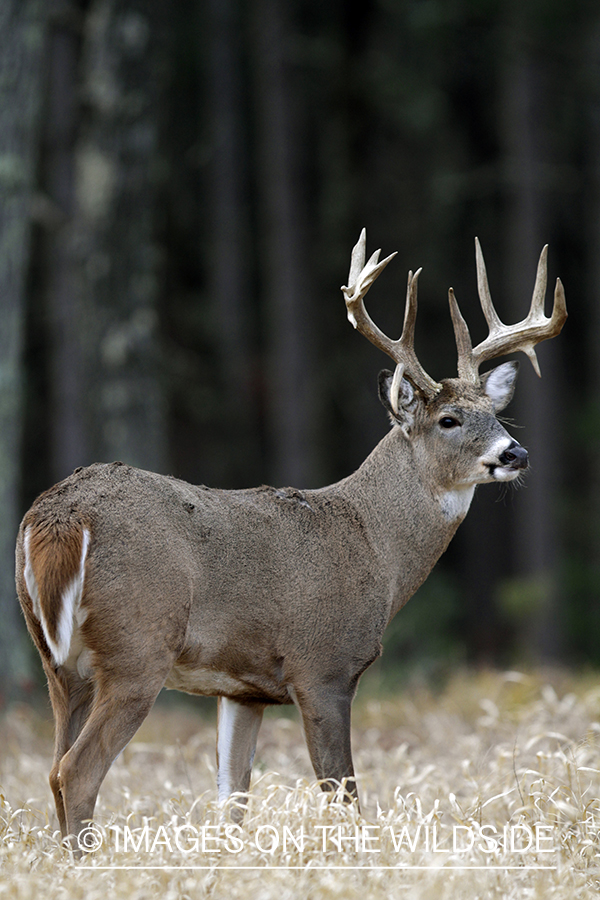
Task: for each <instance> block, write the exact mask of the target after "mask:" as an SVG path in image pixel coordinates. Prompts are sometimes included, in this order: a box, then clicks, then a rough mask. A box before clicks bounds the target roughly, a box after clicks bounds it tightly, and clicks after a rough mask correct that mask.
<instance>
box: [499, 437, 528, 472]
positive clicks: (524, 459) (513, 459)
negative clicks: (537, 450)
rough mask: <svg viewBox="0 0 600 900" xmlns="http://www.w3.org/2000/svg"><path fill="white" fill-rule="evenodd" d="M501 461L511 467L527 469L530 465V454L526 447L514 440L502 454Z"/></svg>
mask: <svg viewBox="0 0 600 900" xmlns="http://www.w3.org/2000/svg"><path fill="white" fill-rule="evenodd" d="M500 463H501V465H503V466H508V468H509V469H526V468H527V466H528V465H529V454H528V453H527V450H526V449H525V447H521V445H520V444H517V442H516V441H514V443H512V444H510V446H509V447H507V448H506V450H505V451H504V452H503V453H501V454H500Z"/></svg>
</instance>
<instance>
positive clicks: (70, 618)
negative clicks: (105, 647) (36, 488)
mask: <svg viewBox="0 0 600 900" xmlns="http://www.w3.org/2000/svg"><path fill="white" fill-rule="evenodd" d="M89 543H90V531H89V529H88V528H87V527H85V526H83V525H81V524H73V523H69V524H63V523H57V522H53V523H48V522H44V521H41V522H40V521H38V522H34V523H33V524H30V525H27V527H26V528H25V532H24V539H23V553H24V571H23V575H24V578H25V584H26V587H27V592H28V593H29V596H30V598H31V602H32V605H33V612H34V614H35V616H36V617H37V618H38V620H39V622H40V625H41V627H42V631H43V633H44V638H45V640H46V643H47V645H48V649H49V650H50V653H51V654H52V659H53V661H54V664H55V665H56V666H61V665H63V664H64V663H65V662H66V660H67V657H68V656H69V650H70V647H71V640H72V638H73V628H74V623H75V621H76V620H77V619H79V620H80V621H82V620H81V616H80V607H81V598H82V595H83V586H84V579H85V561H86V557H87V553H88V548H89Z"/></svg>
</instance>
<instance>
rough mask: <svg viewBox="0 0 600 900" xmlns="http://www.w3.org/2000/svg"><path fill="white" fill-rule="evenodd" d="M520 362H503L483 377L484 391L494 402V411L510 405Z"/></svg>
mask: <svg viewBox="0 0 600 900" xmlns="http://www.w3.org/2000/svg"><path fill="white" fill-rule="evenodd" d="M518 371H519V363H518V362H516V361H513V362H507V363H502V365H501V366H496V368H495V369H492V370H491V372H486V373H485V375H483V376H482V378H481V386H482V387H483V392H484V393H485V394H487V396H488V397H489V398H490V400H491V401H492V403H493V404H494V411H495V412H500V410H501V409H504V407H505V406H508V404H509V403H510V401H511V400H512V396H513V394H514V392H515V382H516V380H517V372H518Z"/></svg>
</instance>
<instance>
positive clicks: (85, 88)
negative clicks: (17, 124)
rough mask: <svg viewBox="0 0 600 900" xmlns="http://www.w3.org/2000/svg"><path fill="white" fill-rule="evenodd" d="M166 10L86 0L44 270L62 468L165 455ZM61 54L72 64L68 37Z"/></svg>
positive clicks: (136, 0)
mask: <svg viewBox="0 0 600 900" xmlns="http://www.w3.org/2000/svg"><path fill="white" fill-rule="evenodd" d="M162 14H163V4H162V3H160V2H159V0H156V2H143V0H95V2H93V3H92V4H91V6H90V8H89V11H88V12H87V14H86V17H85V23H84V33H83V41H82V44H81V59H80V62H79V68H80V72H81V75H80V84H79V85H78V86H77V90H78V93H79V96H81V97H82V99H83V105H82V107H81V109H78V110H75V111H74V112H73V119H74V121H75V123H76V124H77V125H79V127H78V130H77V138H76V141H75V146H74V151H70V148H69V147H68V146H67V141H66V140H63V142H62V144H63V147H62V159H61V158H55V159H53V160H52V161H53V166H52V170H51V171H49V172H48V179H49V180H51V181H54V182H55V183H59V184H60V183H61V182H60V179H61V178H62V179H63V181H62V184H61V189H63V190H64V193H65V197H66V198H67V204H68V208H67V210H66V212H67V215H68V221H67V222H66V224H65V226H64V229H63V233H62V235H61V243H62V247H61V249H60V250H59V252H58V253H57V254H56V255H54V257H53V259H52V260H51V261H50V273H49V284H50V287H51V292H50V300H51V307H52V318H53V321H54V323H55V329H54V333H55V336H56V337H57V338H58V340H56V342H55V345H54V348H53V349H54V366H53V368H54V379H55V382H56V384H57V390H56V392H55V395H54V404H55V415H54V416H53V423H54V431H55V439H54V445H55V447H56V448H57V449H56V463H55V475H56V476H57V477H59V476H63V475H64V474H66V473H67V472H68V471H70V470H71V469H72V468H73V465H74V464H75V465H82V464H86V463H89V462H91V461H92V460H93V459H100V460H102V459H104V460H112V459H121V460H123V461H125V462H128V463H131V464H133V465H138V466H142V467H145V468H150V469H155V470H161V469H164V468H165V464H166V460H165V452H164V445H165V435H164V427H163V406H164V404H163V396H162V391H161V387H160V378H159V374H160V373H159V358H158V352H157V337H156V329H157V316H158V313H157V302H158V295H159V274H160V253H159V248H158V246H157V241H156V236H155V228H156V221H155V220H156V209H157V193H158V188H159V172H160V167H159V165H158V139H159V116H160V111H161V100H162V95H161V84H162V81H163V79H164V77H165V68H164V60H163V42H164V40H165V27H164V26H165V23H164V21H163V18H162ZM65 55H67V56H68V59H67V61H66V64H65V65H66V66H67V67H68V68H69V71H70V72H73V69H74V68H75V62H74V61H73V53H72V47H71V48H70V50H69V52H68V53H66V52H65ZM73 84H74V79H73V80H72V81H71V82H70V83H69V87H70V88H72V87H73ZM71 108H73V106H72V107H71ZM71 127H72V123H69V125H68V127H65V131H68V130H69V129H70V128H71ZM62 170H64V174H62ZM57 286H58V289H56V288H57ZM70 423H71V424H70Z"/></svg>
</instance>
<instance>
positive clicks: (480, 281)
mask: <svg viewBox="0 0 600 900" xmlns="http://www.w3.org/2000/svg"><path fill="white" fill-rule="evenodd" d="M475 264H476V266H477V293H478V294H479V301H480V303H481V308H482V310H483V314H484V316H485V321H486V322H487V323H488V327H489V329H490V331H494V330H495V329H497V328H501V327H502V322H501V321H500V317H499V316H498V313H497V312H496V310H495V309H494V304H493V303H492V295H491V293H490V286H489V284H488V277H487V269H486V267H485V260H484V258H483V251H482V249H481V244H480V243H479V238H477V237H476V238H475Z"/></svg>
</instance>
